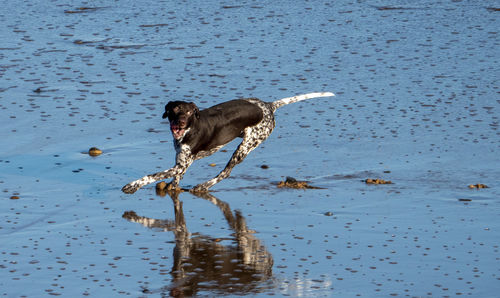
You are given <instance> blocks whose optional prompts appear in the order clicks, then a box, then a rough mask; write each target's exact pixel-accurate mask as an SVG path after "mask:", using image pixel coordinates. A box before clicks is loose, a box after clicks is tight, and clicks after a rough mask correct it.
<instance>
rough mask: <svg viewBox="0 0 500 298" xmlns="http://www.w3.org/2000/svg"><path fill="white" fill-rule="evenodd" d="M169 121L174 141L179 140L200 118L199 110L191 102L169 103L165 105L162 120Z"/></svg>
mask: <svg viewBox="0 0 500 298" xmlns="http://www.w3.org/2000/svg"><path fill="white" fill-rule="evenodd" d="M165 118H168V121H170V130H171V131H172V135H173V136H174V139H176V140H179V139H182V137H184V134H185V133H186V132H187V130H188V129H189V127H190V126H191V124H192V123H193V121H196V119H198V118H200V110H199V109H198V107H197V106H196V105H195V104H194V103H192V102H185V101H171V102H169V103H168V104H167V105H165V113H163V119H165Z"/></svg>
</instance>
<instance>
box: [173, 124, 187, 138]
mask: <svg viewBox="0 0 500 298" xmlns="http://www.w3.org/2000/svg"><path fill="white" fill-rule="evenodd" d="M170 130H171V131H172V135H173V136H174V138H175V139H176V140H178V139H180V138H181V137H182V136H183V135H184V129H182V128H181V127H180V126H179V125H177V124H171V125H170Z"/></svg>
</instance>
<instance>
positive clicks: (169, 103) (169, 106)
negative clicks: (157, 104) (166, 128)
mask: <svg viewBox="0 0 500 298" xmlns="http://www.w3.org/2000/svg"><path fill="white" fill-rule="evenodd" d="M173 106H174V103H173V102H172V101H169V102H168V103H167V104H166V105H165V113H163V116H162V118H163V119H165V118H167V117H168V114H169V113H170V112H172V107H173Z"/></svg>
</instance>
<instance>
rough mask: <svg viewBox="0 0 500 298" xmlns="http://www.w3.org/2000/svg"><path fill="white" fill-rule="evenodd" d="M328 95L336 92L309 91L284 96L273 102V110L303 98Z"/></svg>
mask: <svg viewBox="0 0 500 298" xmlns="http://www.w3.org/2000/svg"><path fill="white" fill-rule="evenodd" d="M328 96H335V94H333V93H331V92H316V93H307V94H302V95H297V96H292V97H287V98H282V99H280V100H277V101H275V102H272V103H271V104H272V105H273V111H276V110H277V109H278V108H279V107H282V106H284V105H287V104H290V103H294V102H298V101H302V100H306V99H310V98H316V97H328Z"/></svg>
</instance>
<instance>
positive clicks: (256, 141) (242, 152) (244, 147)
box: [192, 125, 273, 192]
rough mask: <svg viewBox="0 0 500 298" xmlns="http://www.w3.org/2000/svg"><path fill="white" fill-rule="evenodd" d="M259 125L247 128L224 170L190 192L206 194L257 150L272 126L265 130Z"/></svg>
mask: <svg viewBox="0 0 500 298" xmlns="http://www.w3.org/2000/svg"><path fill="white" fill-rule="evenodd" d="M259 126H260V125H257V126H255V127H249V128H246V129H245V133H244V136H243V141H242V142H241V144H240V145H239V146H238V148H237V149H236V151H234V153H233V156H231V159H230V160H229V162H228V163H227V165H226V167H225V168H224V170H222V171H221V172H220V173H219V175H217V176H216V177H214V178H212V179H210V180H208V181H206V182H204V183H201V184H198V185H196V186H195V187H194V188H193V189H192V191H193V192H206V191H208V189H209V188H210V187H212V186H214V185H215V184H217V183H219V182H220V181H221V180H223V179H225V178H227V177H229V175H230V174H231V171H232V170H233V168H234V167H235V166H236V165H237V164H239V163H241V162H242V161H243V160H244V159H245V157H246V156H247V155H248V154H249V153H250V152H251V151H252V150H253V149H255V148H257V147H258V146H259V145H260V143H262V142H263V141H264V140H265V139H266V138H267V137H268V136H269V135H270V134H271V132H272V129H273V126H266V129H264V130H262V129H259V128H260V127H259Z"/></svg>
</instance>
